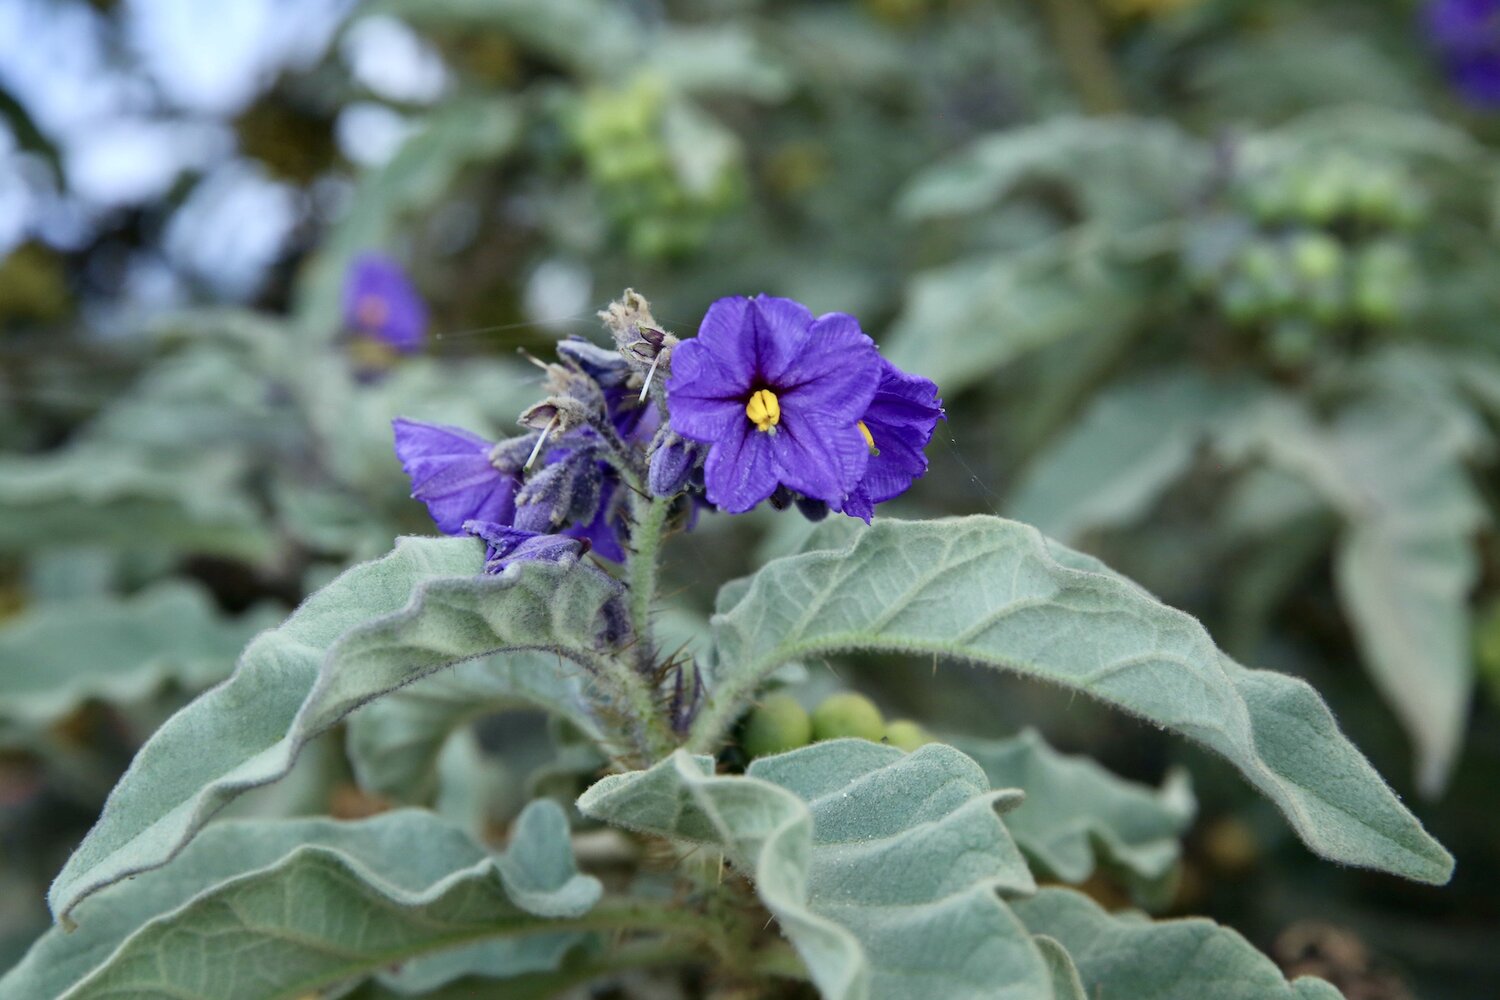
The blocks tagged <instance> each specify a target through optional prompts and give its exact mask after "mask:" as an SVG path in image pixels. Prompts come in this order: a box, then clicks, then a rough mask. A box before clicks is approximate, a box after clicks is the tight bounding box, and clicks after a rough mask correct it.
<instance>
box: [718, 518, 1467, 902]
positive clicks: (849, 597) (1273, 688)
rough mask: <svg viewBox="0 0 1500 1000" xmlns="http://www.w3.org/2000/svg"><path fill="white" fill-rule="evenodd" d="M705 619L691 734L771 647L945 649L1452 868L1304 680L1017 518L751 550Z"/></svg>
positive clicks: (802, 652) (1338, 848)
mask: <svg viewBox="0 0 1500 1000" xmlns="http://www.w3.org/2000/svg"><path fill="white" fill-rule="evenodd" d="M714 633H715V643H716V650H715V657H714V663H715V664H716V665H718V669H717V670H716V671H715V674H714V676H713V677H712V678H711V680H710V685H709V689H708V690H709V695H708V703H707V705H706V707H705V709H704V712H703V714H702V715H701V716H700V719H699V724H698V725H699V729H698V732H697V733H696V734H695V740H694V743H695V745H696V746H698V747H701V748H707V747H710V746H714V745H717V742H718V741H719V740H720V739H722V736H723V733H724V732H726V731H727V729H728V727H729V725H730V724H731V723H732V722H733V720H734V718H735V717H736V716H737V715H738V713H739V712H740V711H741V710H742V708H743V706H744V705H745V704H746V703H747V701H748V699H749V698H750V697H752V696H753V694H754V692H755V690H756V689H757V688H758V687H759V686H760V684H761V683H762V682H763V681H764V680H765V678H766V677H768V676H770V674H771V673H772V672H773V671H774V670H775V669H776V668H777V667H778V666H779V665H781V664H783V663H787V662H792V661H807V660H811V659H816V658H817V657H820V656H828V655H833V654H836V653H842V652H852V651H857V650H871V651H886V652H891V653H899V654H908V655H910V654H921V655H925V656H946V657H949V658H951V659H954V660H958V661H967V662H971V663H980V664H985V665H989V666H993V667H997V668H1000V669H1005V670H1012V671H1016V672H1018V673H1021V674H1024V675H1027V676H1030V677H1034V678H1036V679H1038V680H1045V681H1049V682H1051V683H1054V684H1059V685H1062V686H1064V687H1066V688H1069V689H1071V690H1074V691H1079V692H1082V693H1085V694H1089V695H1092V696H1093V697H1095V698H1098V699H1099V700H1101V701H1104V702H1106V703H1108V704H1111V705H1114V706H1116V707H1118V708H1122V709H1124V710H1125V711H1128V712H1130V713H1132V714H1134V715H1137V716H1139V717H1141V718H1144V719H1146V720H1147V721H1149V722H1152V723H1154V724H1155V725H1157V726H1160V727H1162V728H1165V729H1171V730H1173V731H1175V732H1177V733H1180V734H1182V735H1185V736H1188V737H1190V738H1191V739H1193V740H1195V741H1197V742H1199V743H1201V744H1203V745H1204V746H1206V747H1208V748H1209V749H1211V750H1213V751H1215V752H1217V753H1219V754H1221V755H1222V756H1223V757H1225V758H1226V759H1228V760H1229V761H1230V763H1232V764H1234V765H1235V766H1236V767H1238V768H1239V769H1240V771H1241V773H1243V774H1244V775H1245V777H1246V778H1247V779H1248V780H1249V781H1250V782H1251V783H1252V784H1253V785H1255V787H1256V788H1258V789H1260V791H1261V792H1262V793H1263V794H1265V795H1266V796H1268V797H1269V798H1270V799H1271V800H1272V801H1273V802H1275V803H1276V804H1277V805H1278V806H1279V807H1280V808H1281V810H1282V811H1283V813H1285V815H1286V817H1287V819H1288V821H1289V822H1290V823H1291V824H1292V826H1293V828H1294V829H1296V831H1297V832H1298V834H1299V835H1300V836H1301V837H1302V839H1303V841H1304V842H1305V843H1306V844H1307V845H1308V846H1309V847H1310V848H1312V849H1313V850H1314V851H1316V852H1317V853H1319V854H1321V855H1322V856H1324V857H1326V858H1329V859H1331V860H1334V861H1339V862H1342V863H1344V864H1350V865H1358V866H1361V867H1368V868H1376V869H1380V870H1382V871H1389V872H1394V873H1397V874H1401V875H1405V876H1407V877H1410V878H1414V879H1417V880H1419V881H1425V882H1434V883H1441V882H1445V881H1447V879H1448V878H1449V876H1450V874H1451V872H1452V868H1453V859H1452V857H1451V856H1450V855H1449V854H1448V852H1447V851H1445V850H1444V849H1443V848H1442V846H1441V845H1440V844H1438V843H1437V842H1436V841H1435V840H1433V839H1432V838H1431V837H1430V836H1428V835H1427V833H1426V831H1424V830H1423V829H1422V827H1421V824H1420V823H1418V822H1417V820H1416V819H1415V817H1413V816H1412V815H1411V814H1410V813H1409V812H1408V811H1407V810H1406V809H1405V807H1404V806H1402V804H1401V802H1400V800H1399V799H1397V797H1396V796H1395V795H1394V794H1393V793H1392V792H1391V790H1390V789H1389V788H1388V787H1386V784H1385V782H1383V781H1382V780H1381V779H1380V776H1379V775H1378V774H1377V773H1376V772H1375V770H1374V769H1373V768H1372V767H1371V766H1370V765H1369V763H1368V762H1367V761H1366V760H1365V759H1364V757H1362V756H1361V755H1360V753H1359V751H1358V750H1356V749H1355V748H1354V746H1353V745H1352V744H1350V743H1349V741H1348V740H1347V739H1345V738H1344V736H1343V734H1342V733H1341V732H1340V731H1339V729H1338V724H1337V723H1336V722H1335V721H1334V719H1333V716H1332V714H1331V713H1330V712H1329V711H1328V708H1327V706H1326V705H1324V704H1323V702H1322V700H1321V699H1320V698H1318V696H1317V694H1316V693H1315V692H1314V691H1313V690H1312V688H1310V687H1309V686H1308V685H1307V684H1305V683H1303V682H1302V681H1300V680H1297V679H1295V678H1291V677H1286V676H1283V675H1280V674H1274V673H1270V672H1266V671H1258V670H1248V669H1246V668H1245V667H1242V666H1240V665H1239V664H1238V663H1235V662H1234V661H1233V660H1231V659H1229V657H1227V656H1225V655H1224V654H1223V653H1222V652H1220V651H1219V650H1218V649H1217V648H1216V647H1215V646H1214V643H1213V640H1212V639H1210V638H1209V636H1208V633H1207V632H1205V631H1204V629H1203V626H1202V625H1200V624H1199V623H1198V622H1197V621H1196V620H1194V619H1193V618H1192V617H1191V616H1189V615H1186V614H1184V613H1182V612H1180V611H1176V610H1173V609H1172V608H1169V607H1167V606H1165V605H1163V604H1161V603H1160V602H1159V601H1157V600H1156V599H1155V598H1153V597H1151V595H1149V594H1148V593H1146V592H1145V591H1144V590H1142V589H1141V588H1140V587H1138V586H1136V585H1135V584H1133V583H1131V582H1129V581H1128V580H1126V579H1124V578H1123V577H1120V576H1118V575H1116V574H1113V573H1111V572H1109V571H1108V570H1106V569H1105V568H1104V567H1103V565H1102V564H1100V563H1099V562H1098V561H1097V560H1094V559H1092V558H1090V557H1088V556H1085V555H1082V554H1081V553H1077V552H1073V551H1071V550H1069V549H1066V548H1064V547H1063V546H1061V545H1058V544H1057V543H1054V542H1049V541H1048V540H1047V539H1045V538H1043V537H1042V535H1041V534H1040V533H1038V532H1037V531H1036V530H1035V529H1033V528H1030V527H1027V526H1026V525H1023V524H1018V523H1016V522H1013V521H1005V520H1001V519H999V518H994V517H968V518H956V519H948V520H939V521H922V522H907V521H898V520H881V521H877V522H876V524H875V526H874V527H873V528H870V529H869V530H867V531H864V532H862V533H861V534H860V536H859V538H858V540H857V541H855V542H854V543H853V544H852V545H850V546H849V547H847V548H844V549H840V550H833V551H818V552H810V553H807V554H804V555H798V556H791V557H788V558H784V559H779V560H777V561H775V562H772V563H770V564H768V565H767V566H765V567H763V568H762V569H761V571H760V572H759V573H757V574H756V576H755V579H754V581H753V582H752V584H751V585H750V587H749V589H748V590H747V591H746V592H745V595H744V597H742V598H741V599H740V600H739V601H738V602H737V603H735V604H734V605H733V606H732V607H730V608H729V609H728V610H727V611H723V612H721V613H720V614H717V615H715V616H714Z"/></svg>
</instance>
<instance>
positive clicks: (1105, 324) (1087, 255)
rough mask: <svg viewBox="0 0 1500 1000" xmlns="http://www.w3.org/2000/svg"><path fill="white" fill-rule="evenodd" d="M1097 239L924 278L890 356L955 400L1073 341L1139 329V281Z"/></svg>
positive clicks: (890, 339)
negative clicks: (1008, 366)
mask: <svg viewBox="0 0 1500 1000" xmlns="http://www.w3.org/2000/svg"><path fill="white" fill-rule="evenodd" d="M1098 239H1099V237H1098V234H1089V233H1080V234H1064V235H1061V236H1058V237H1056V238H1054V239H1052V240H1049V241H1047V242H1045V243H1041V244H1039V245H1036V246H1033V247H1028V248H1026V249H1024V250H1019V251H1009V252H1002V253H997V254H991V255H986V256H978V257H971V258H966V259H964V260H961V261H959V262H957V263H954V264H948V265H945V266H943V267H938V268H934V269H932V270H929V271H924V272H921V273H919V274H917V275H916V276H915V277H914V278H912V280H911V283H910V287H909V288H908V289H907V293H906V298H905V305H904V306H903V307H902V311H901V314H900V315H899V316H898V317H897V318H896V320H895V323H894V325H893V326H892V329H891V332H890V334H889V335H888V336H887V337H885V338H883V340H882V347H883V348H884V349H885V353H886V355H887V356H888V357H889V358H890V359H891V361H892V363H894V364H896V365H898V366H900V367H902V368H905V369H907V370H910V371H915V372H921V373H922V375H923V376H924V377H926V378H930V379H932V380H934V381H935V382H937V384H938V385H940V386H942V388H943V393H944V395H945V396H947V397H948V398H952V397H953V396H955V395H957V394H958V393H959V392H960V391H962V390H964V389H967V388H969V387H971V386H974V385H976V384H979V383H982V382H983V381H984V379H986V378H988V377H990V375H991V374H992V373H993V372H994V371H995V370H996V369H997V368H999V367H1000V366H1001V365H1003V364H1005V363H1006V362H1008V361H1011V360H1012V359H1014V358H1016V357H1018V356H1020V355H1022V354H1026V353H1028V352H1030V351H1033V350H1036V349H1038V348H1040V347H1044V346H1046V345H1047V344H1050V343H1054V342H1056V341H1058V340H1061V339H1062V338H1064V337H1066V336H1068V335H1070V334H1075V333H1081V332H1083V331H1086V330H1087V331H1089V332H1090V333H1091V334H1102V332H1103V331H1104V329H1105V328H1109V329H1115V328H1118V327H1123V326H1125V325H1128V324H1129V323H1132V322H1133V321H1134V320H1135V319H1136V318H1137V317H1138V316H1139V315H1140V312H1141V309H1142V299H1143V295H1142V291H1143V290H1142V288H1141V285H1140V281H1139V279H1138V278H1137V277H1136V276H1135V275H1133V274H1132V273H1130V272H1129V271H1127V270H1126V269H1124V268H1122V267H1121V266H1120V265H1119V264H1118V263H1117V262H1114V261H1111V260H1108V259H1106V256H1105V255H1104V254H1103V252H1102V250H1103V248H1102V247H1101V246H1100V245H1099V243H1098Z"/></svg>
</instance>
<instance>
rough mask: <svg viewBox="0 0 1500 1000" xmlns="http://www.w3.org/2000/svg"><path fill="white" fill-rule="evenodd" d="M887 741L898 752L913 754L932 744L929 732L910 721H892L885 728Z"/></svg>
mask: <svg viewBox="0 0 1500 1000" xmlns="http://www.w3.org/2000/svg"><path fill="white" fill-rule="evenodd" d="M885 741H886V742H887V743H889V744H890V745H891V746H893V747H895V748H896V749H898V750H905V751H906V752H907V753H911V752H912V751H913V750H915V749H917V747H921V746H926V745H927V744H928V743H931V742H932V737H931V736H929V735H928V734H927V730H925V729H923V728H922V727H921V726H919V725H917V724H916V723H915V722H913V721H911V720H910V719H892V720H891V721H890V722H888V723H886V726H885Z"/></svg>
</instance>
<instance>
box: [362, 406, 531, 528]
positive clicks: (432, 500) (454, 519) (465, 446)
mask: <svg viewBox="0 0 1500 1000" xmlns="http://www.w3.org/2000/svg"><path fill="white" fill-rule="evenodd" d="M391 426H392V428H393V430H394V431H395V438H396V457H397V458H399V459H400V460H401V467H402V469H403V470H405V472H406V474H407V476H408V477H410V479H411V484H412V494H411V495H412V498H413V499H416V500H421V501H422V502H423V503H424V504H426V505H427V512H428V513H429V514H430V515H431V516H432V519H433V521H434V522H436V524H437V526H438V530H439V531H441V532H443V533H444V534H447V535H461V534H463V523H464V522H465V521H467V520H471V519H477V520H482V521H500V522H509V521H510V519H511V518H512V517H513V516H514V514H515V495H516V490H517V489H518V488H519V486H520V484H519V482H518V481H517V480H516V478H515V477H514V476H511V475H508V474H506V473H503V472H501V471H500V470H499V469H496V468H495V467H494V466H493V465H492V464H491V463H490V460H489V451H490V448H491V447H493V446H492V445H491V443H490V442H488V441H486V440H485V439H484V438H482V437H480V436H479V435H477V434H472V433H470V432H469V431H466V430H463V429H462V428H459V427H448V426H445V425H442V424H427V423H422V422H421V421H417V420H406V419H403V418H398V419H396V420H393V421H392V422H391Z"/></svg>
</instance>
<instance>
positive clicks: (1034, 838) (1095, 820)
mask: <svg viewBox="0 0 1500 1000" xmlns="http://www.w3.org/2000/svg"><path fill="white" fill-rule="evenodd" d="M957 746H958V748H959V749H960V750H962V751H963V752H964V753H966V754H968V755H969V756H970V757H972V758H973V759H974V760H975V761H976V762H977V763H978V764H979V766H980V767H982V768H984V773H985V774H986V775H988V776H989V779H990V784H991V785H992V786H993V787H995V788H1019V789H1021V791H1023V792H1025V793H1026V798H1025V800H1024V801H1023V802H1022V803H1021V804H1020V805H1019V806H1017V807H1016V808H1015V809H1014V810H1012V811H1011V812H1009V813H1007V814H1006V816H1005V825H1006V827H1007V828H1008V829H1009V830H1010V833H1011V836H1013V837H1014V838H1015V839H1016V844H1017V845H1018V846H1019V847H1020V848H1021V850H1022V851H1023V852H1024V853H1025V854H1026V857H1027V859H1028V860H1029V861H1031V863H1032V867H1033V870H1036V871H1038V873H1039V874H1045V875H1047V876H1049V877H1051V878H1055V879H1059V880H1061V881H1064V882H1071V883H1074V884H1077V883H1079V882H1083V881H1085V880H1086V879H1088V878H1089V876H1091V875H1093V874H1094V871H1095V870H1096V868H1098V867H1099V866H1100V865H1103V866H1105V867H1107V868H1110V869H1112V870H1115V871H1117V872H1119V873H1121V874H1123V875H1124V876H1125V878H1126V880H1127V882H1129V883H1130V884H1132V885H1133V886H1135V887H1137V888H1138V889H1140V890H1141V891H1145V892H1149V891H1150V890H1151V889H1152V888H1154V887H1156V886H1159V885H1160V884H1161V883H1162V882H1163V881H1164V880H1167V879H1168V878H1169V876H1171V875H1172V873H1173V872H1174V871H1175V869H1176V867H1177V861H1178V859H1179V858H1180V857H1181V854H1182V850H1181V844H1180V843H1179V840H1178V838H1180V837H1181V836H1182V835H1183V833H1184V832H1186V830H1187V828H1188V825H1189V824H1190V823H1191V822H1192V819H1193V814H1194V812H1195V811H1196V803H1195V802H1194V800H1193V793H1192V791H1191V790H1190V788H1189V786H1188V780H1187V775H1186V774H1185V773H1183V772H1181V771H1176V772H1173V773H1172V774H1171V775H1170V776H1168V778H1167V781H1166V783H1165V784H1164V785H1163V786H1162V787H1161V788H1160V789H1155V788H1150V787H1147V786H1145V785H1139V784H1136V783H1135V782H1132V781H1126V780H1125V779H1123V778H1118V777H1116V776H1115V775H1113V774H1111V773H1110V772H1108V771H1106V770H1105V769H1104V768H1103V767H1100V766H1099V764H1097V763H1096V762H1095V761H1094V760H1093V759H1092V758H1089V757H1069V756H1065V755H1064V754H1060V753H1058V752H1057V751H1056V750H1054V749H1052V748H1051V747H1050V746H1048V745H1047V744H1046V742H1045V741H1043V740H1042V738H1041V736H1040V735H1038V734H1037V733H1036V732H1035V731H1033V730H1027V731H1025V732H1023V733H1021V734H1020V735H1019V736H1016V737H1013V738H1011V739H1008V740H960V741H958V742H957Z"/></svg>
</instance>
